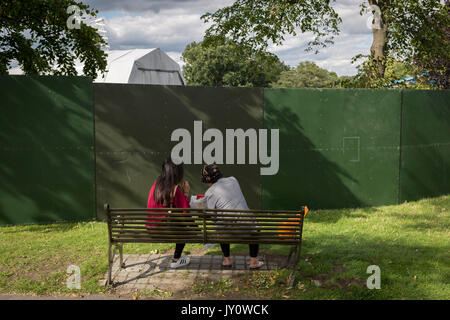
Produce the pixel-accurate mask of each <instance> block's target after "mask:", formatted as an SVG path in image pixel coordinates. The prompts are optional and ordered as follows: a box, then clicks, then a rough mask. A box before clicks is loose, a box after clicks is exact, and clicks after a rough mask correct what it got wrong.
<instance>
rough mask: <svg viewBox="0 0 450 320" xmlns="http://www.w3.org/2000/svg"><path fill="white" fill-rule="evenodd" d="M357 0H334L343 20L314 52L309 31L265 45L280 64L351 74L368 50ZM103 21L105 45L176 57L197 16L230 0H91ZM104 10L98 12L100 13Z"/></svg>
mask: <svg viewBox="0 0 450 320" xmlns="http://www.w3.org/2000/svg"><path fill="white" fill-rule="evenodd" d="M361 1H362V0H337V1H336V2H335V4H334V7H335V9H336V11H337V12H338V13H339V15H340V16H341V18H342V20H343V23H342V24H341V25H340V30H341V33H340V35H339V36H337V37H336V38H335V39H334V42H335V43H334V45H331V46H330V47H329V48H326V49H321V50H320V53H319V54H318V55H315V54H313V53H311V52H305V51H304V49H305V48H306V45H307V42H308V41H310V40H312V39H313V37H312V35H311V34H299V35H298V36H296V37H291V36H287V37H286V41H284V43H283V45H282V46H278V47H275V46H270V47H269V51H271V52H273V53H275V54H276V55H278V57H279V58H280V59H281V60H283V61H284V62H285V63H286V64H288V65H290V66H296V65H297V64H298V63H299V62H301V61H305V60H310V61H314V62H316V63H317V64H318V65H319V66H321V67H323V68H326V69H328V70H330V71H334V72H336V73H337V74H338V75H352V74H355V73H356V68H355V66H354V65H352V64H351V63H350V61H351V58H352V57H354V56H355V55H357V54H360V53H363V54H368V53H369V49H370V44H371V38H372V33H371V30H370V29H369V28H368V27H367V19H368V18H369V16H368V15H366V16H360V14H359V11H360V7H359V4H360V3H361ZM88 3H89V4H91V5H92V6H93V7H96V8H98V9H99V10H100V13H99V16H104V17H105V20H106V24H107V27H106V29H107V31H108V37H109V44H110V46H111V49H129V48H153V47H159V48H161V49H162V50H164V51H165V52H167V53H170V56H171V57H173V58H174V59H175V60H176V61H177V62H178V63H182V61H181V58H180V57H181V52H182V51H183V50H184V48H185V47H186V45H187V44H189V43H190V42H192V41H201V40H202V38H203V34H204V31H205V30H206V29H207V25H205V23H203V21H202V20H201V19H200V16H201V15H202V14H204V13H206V12H208V11H209V12H213V11H215V10H217V9H218V8H221V7H224V6H226V5H229V4H231V3H233V0H220V1H210V0H164V1H163V0H153V1H144V0H136V1H118V0H91V1H88ZM102 14H104V15H102Z"/></svg>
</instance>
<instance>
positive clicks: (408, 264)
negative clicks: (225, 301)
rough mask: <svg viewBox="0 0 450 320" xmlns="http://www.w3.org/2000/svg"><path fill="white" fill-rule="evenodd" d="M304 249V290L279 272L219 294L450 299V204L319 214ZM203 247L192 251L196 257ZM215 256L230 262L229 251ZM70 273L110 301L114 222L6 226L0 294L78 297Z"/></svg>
mask: <svg viewBox="0 0 450 320" xmlns="http://www.w3.org/2000/svg"><path fill="white" fill-rule="evenodd" d="M303 240H304V241H303V246H302V255H301V257H302V258H301V261H300V264H299V269H298V270H299V271H298V273H297V282H298V285H297V286H296V287H295V288H291V289H289V288H287V287H286V285H285V282H286V279H287V276H288V274H289V272H288V270H276V271H273V272H271V273H259V272H254V273H252V274H251V275H249V276H246V277H243V278H242V279H240V280H239V281H234V282H226V283H225V282H224V283H222V282H221V283H217V284H215V286H216V289H217V285H219V286H220V288H221V290H219V291H220V294H221V296H225V297H227V294H229V296H230V297H234V298H236V297H237V296H240V295H242V296H247V297H254V298H269V299H449V298H450V259H449V257H450V196H442V197H438V198H432V199H423V200H421V201H417V202H411V203H404V204H402V205H397V206H383V207H375V208H363V209H342V210H320V211H312V212H310V213H309V214H308V216H307V217H306V220H305V225H304V234H303ZM201 247H202V245H200V244H197V245H187V246H186V250H187V251H189V250H192V249H195V248H201ZM172 248H173V245H171V244H155V245H148V244H136V245H131V244H130V245H124V253H125V254H131V253H149V252H150V251H151V250H155V249H157V250H159V251H165V250H169V249H172ZM260 250H261V252H262V253H265V254H275V255H282V254H287V253H288V250H289V248H288V247H284V246H277V245H272V246H269V245H262V246H261V249H260ZM247 251H248V248H247V246H243V245H233V246H232V254H236V253H238V252H242V253H247ZM208 253H210V254H220V249H217V248H212V249H210V251H209V252H208ZM70 265H77V266H79V267H80V269H81V282H82V289H81V290H80V293H85V294H93V293H101V292H103V293H107V289H105V288H104V287H101V286H99V285H98V281H99V280H100V279H101V278H103V275H104V273H105V271H106V269H107V228H106V224H105V223H102V222H85V223H58V224H50V225H29V226H14V227H0V293H13V294H38V295H55V294H56V295H66V294H67V295H68V294H71V293H73V291H71V290H69V289H67V288H66V279H67V274H66V270H67V267H68V266H70ZM369 265H377V266H379V267H380V270H381V289H380V290H376V289H373V290H369V289H367V287H366V285H365V284H366V280H367V278H368V277H369V276H370V274H367V273H366V270H367V267H368V266H369ZM222 281H223V280H222ZM209 287H211V288H213V289H212V290H211V292H210V291H209V290H208V288H209ZM192 290H193V293H197V294H199V293H200V294H204V295H205V296H206V297H210V298H214V297H216V296H215V294H214V286H212V285H211V284H201V283H199V284H197V285H196V286H194V287H193V288H192ZM216 291H217V290H216ZM167 298H170V295H169V296H167Z"/></svg>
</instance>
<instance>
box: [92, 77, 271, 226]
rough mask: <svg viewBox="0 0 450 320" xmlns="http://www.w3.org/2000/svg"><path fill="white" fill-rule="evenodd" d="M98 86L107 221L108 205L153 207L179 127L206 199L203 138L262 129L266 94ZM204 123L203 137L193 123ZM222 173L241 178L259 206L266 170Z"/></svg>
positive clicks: (100, 175)
mask: <svg viewBox="0 0 450 320" xmlns="http://www.w3.org/2000/svg"><path fill="white" fill-rule="evenodd" d="M94 88H95V124H96V125H95V128H96V164H97V212H98V216H99V218H100V219H103V218H104V216H103V204H104V203H106V202H107V203H110V204H111V205H112V206H113V207H141V208H142V207H145V206H146V205H147V198H148V193H149V190H150V188H151V186H152V184H153V182H154V181H155V179H156V178H157V177H158V175H159V174H160V172H161V164H162V162H163V160H164V159H165V158H166V157H168V156H170V154H171V150H172V148H173V147H174V146H176V145H177V144H178V140H175V141H171V136H172V133H173V132H174V131H175V130H177V129H184V130H187V131H188V132H189V133H190V135H191V139H192V141H191V143H190V145H191V155H192V156H191V157H190V158H191V163H190V164H185V165H184V169H185V170H184V171H185V179H186V180H187V181H189V182H190V184H191V194H203V193H204V192H205V190H206V188H207V185H205V184H203V183H201V175H200V173H201V163H202V162H201V161H202V154H201V152H202V150H204V149H205V148H206V146H207V145H208V144H209V142H207V141H204V142H202V141H201V140H202V136H203V134H204V132H205V131H206V130H208V129H217V130H219V131H220V132H222V133H223V135H225V131H226V129H237V128H241V129H243V130H247V129H255V130H258V129H259V128H261V127H262V118H263V110H262V107H263V90H262V89H251V88H200V87H181V86H153V85H131V84H126V85H122V84H95V85H94ZM200 121H201V130H200V133H199V132H195V130H194V122H197V125H198V124H200ZM197 129H198V126H197ZM199 139H200V140H199ZM194 140H195V141H197V142H199V144H200V145H201V148H200V149H199V150H200V162H199V161H197V163H195V157H196V155H195V153H196V151H199V150H196V149H195V146H194V144H195V142H194ZM224 143H225V142H224ZM224 147H225V146H224ZM198 156H199V154H198V152H197V157H198ZM235 158H236V155H235ZM197 160H199V159H197ZM224 160H225V159H224ZM236 162H237V160H236ZM236 162H235V163H236ZM221 168H222V171H223V173H224V175H226V176H235V177H236V178H237V179H238V180H239V182H240V185H241V188H242V190H243V192H244V195H245V197H246V199H247V202H248V204H249V206H251V207H253V208H260V207H261V203H260V202H261V195H260V194H261V181H260V180H261V179H260V174H259V166H258V165H257V164H247V165H236V164H224V165H222V166H221Z"/></svg>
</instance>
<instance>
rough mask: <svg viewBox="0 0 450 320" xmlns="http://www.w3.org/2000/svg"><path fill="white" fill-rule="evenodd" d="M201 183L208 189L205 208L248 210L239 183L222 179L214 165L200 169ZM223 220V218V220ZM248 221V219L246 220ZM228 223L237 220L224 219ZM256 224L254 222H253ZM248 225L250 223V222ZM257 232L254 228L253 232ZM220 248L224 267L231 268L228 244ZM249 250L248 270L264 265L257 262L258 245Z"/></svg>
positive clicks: (252, 245) (253, 245)
mask: <svg viewBox="0 0 450 320" xmlns="http://www.w3.org/2000/svg"><path fill="white" fill-rule="evenodd" d="M202 182H203V183H207V184H208V186H209V188H208V190H206V193H205V197H204V198H203V199H204V201H206V204H207V208H210V209H237V210H238V209H242V210H248V209H249V208H248V206H247V202H246V201H245V198H244V195H243V194H242V191H241V187H240V186H239V182H238V181H237V179H236V178H235V177H228V178H224V177H223V175H222V173H221V172H220V170H219V168H218V167H217V165H215V164H210V165H205V166H203V168H202ZM224 219H225V218H224ZM246 219H248V218H246ZM226 220H227V222H228V221H229V222H230V226H232V225H233V222H237V221H238V220H239V218H236V217H230V218H228V219H226ZM255 222H256V221H255ZM249 223H252V222H251V221H250V222H249ZM256 231H258V228H257V226H255V232H256ZM220 247H221V249H222V252H223V256H224V261H223V264H222V265H223V266H224V267H231V260H230V244H229V243H221V244H220ZM249 249H250V269H258V268H260V267H261V266H263V265H264V263H263V262H261V261H258V259H257V256H258V250H259V245H258V244H257V243H252V244H249Z"/></svg>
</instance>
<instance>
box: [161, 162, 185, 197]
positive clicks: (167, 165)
mask: <svg viewBox="0 0 450 320" xmlns="http://www.w3.org/2000/svg"><path fill="white" fill-rule="evenodd" d="M183 176H184V170H183V164H182V163H181V164H179V165H176V164H174V163H173V161H172V159H171V158H170V157H168V158H167V159H166V160H165V161H164V163H163V164H162V170H161V175H160V176H159V177H158V179H156V185H155V190H154V192H153V199H154V200H155V202H156V203H157V204H159V205H162V206H168V205H169V204H170V202H171V201H172V200H173V199H172V194H173V190H174V187H175V185H177V184H179V183H180V182H181V180H183Z"/></svg>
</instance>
